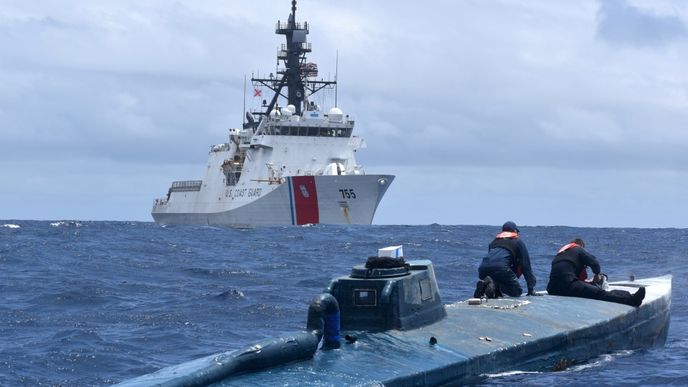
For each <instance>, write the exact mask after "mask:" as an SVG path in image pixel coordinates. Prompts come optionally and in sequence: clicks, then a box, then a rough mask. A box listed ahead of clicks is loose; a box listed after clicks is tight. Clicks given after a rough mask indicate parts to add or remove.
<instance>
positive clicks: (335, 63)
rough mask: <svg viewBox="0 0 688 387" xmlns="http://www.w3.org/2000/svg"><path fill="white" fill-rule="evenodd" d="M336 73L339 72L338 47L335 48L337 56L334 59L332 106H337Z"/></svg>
mask: <svg viewBox="0 0 688 387" xmlns="http://www.w3.org/2000/svg"><path fill="white" fill-rule="evenodd" d="M337 74H339V49H337V57H336V58H335V60H334V107H337V90H338V88H339V84H338V83H337Z"/></svg>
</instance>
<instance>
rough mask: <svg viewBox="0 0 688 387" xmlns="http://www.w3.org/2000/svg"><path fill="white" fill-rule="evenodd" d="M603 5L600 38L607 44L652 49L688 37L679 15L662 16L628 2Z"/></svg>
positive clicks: (619, 0)
mask: <svg viewBox="0 0 688 387" xmlns="http://www.w3.org/2000/svg"><path fill="white" fill-rule="evenodd" d="M599 4H600V8H599V11H598V25H597V36H598V37H600V39H602V40H604V41H607V42H610V43H613V44H621V45H629V46H637V47H651V46H657V45H666V44H669V43H671V42H673V41H676V40H683V39H686V37H688V29H686V25H685V23H684V22H683V20H681V18H680V17H678V16H677V15H658V14H656V13H654V12H652V11H650V10H645V9H642V8H640V7H635V6H633V5H632V4H630V3H629V2H628V1H627V0H603V1H599Z"/></svg>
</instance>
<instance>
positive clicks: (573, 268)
mask: <svg viewBox="0 0 688 387" xmlns="http://www.w3.org/2000/svg"><path fill="white" fill-rule="evenodd" d="M584 246H585V242H583V240H581V239H575V240H574V241H572V242H571V243H569V244H567V245H565V246H564V247H562V248H561V249H559V252H557V255H556V256H555V257H554V259H553V260H552V269H551V271H550V274H549V283H548V284H547V292H548V293H549V294H555V295H556V294H560V293H564V292H565V291H566V289H567V288H568V287H569V285H570V284H571V283H572V282H573V281H575V280H585V279H586V278H587V269H586V267H590V268H591V269H592V272H593V273H594V274H599V273H600V263H599V261H597V258H596V257H595V256H594V255H592V254H590V253H588V252H587V251H586V250H585V249H584Z"/></svg>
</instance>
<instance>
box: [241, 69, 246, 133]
mask: <svg viewBox="0 0 688 387" xmlns="http://www.w3.org/2000/svg"><path fill="white" fill-rule="evenodd" d="M241 117H242V118H243V120H242V122H243V123H242V125H241V127H242V128H245V127H246V74H244V111H243V112H241Z"/></svg>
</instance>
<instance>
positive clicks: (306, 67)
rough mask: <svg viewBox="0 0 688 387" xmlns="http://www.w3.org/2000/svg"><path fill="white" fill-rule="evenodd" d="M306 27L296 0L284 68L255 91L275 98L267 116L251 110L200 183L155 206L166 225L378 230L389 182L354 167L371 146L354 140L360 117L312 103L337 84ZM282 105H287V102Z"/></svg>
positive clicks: (183, 186) (281, 28) (179, 186)
mask: <svg viewBox="0 0 688 387" xmlns="http://www.w3.org/2000/svg"><path fill="white" fill-rule="evenodd" d="M308 32H309V27H308V23H307V22H304V23H298V22H296V1H292V8H291V13H290V15H289V18H288V20H287V22H280V21H278V22H277V25H276V27H275V33H276V34H279V35H284V36H285V37H286V44H283V45H282V46H281V48H280V49H279V50H278V54H277V59H278V63H280V62H281V63H282V64H283V65H284V68H282V69H279V70H278V71H277V75H276V76H275V75H272V74H271V76H269V77H267V78H258V77H254V78H252V79H251V82H252V84H253V85H254V86H256V87H258V86H260V87H267V88H268V89H270V90H272V91H273V92H274V95H273V96H272V99H271V100H270V101H267V100H264V102H263V109H261V111H257V112H247V113H246V121H245V122H244V124H243V127H242V128H241V129H230V130H229V138H228V141H227V142H225V143H222V144H217V145H213V146H211V148H210V152H209V157H208V164H207V167H206V170H205V176H204V177H203V179H202V180H187V181H175V182H173V183H172V186H171V187H170V188H169V190H168V192H167V195H166V197H164V198H160V199H156V200H155V203H154V205H153V210H152V215H153V218H154V219H155V221H156V222H157V223H160V224H204V225H276V224H294V225H301V224H315V223H328V224H370V223H371V222H372V220H373V216H374V214H375V210H376V209H377V206H378V204H379V203H380V200H381V199H382V197H383V195H384V194H385V192H386V190H387V188H388V187H389V185H390V184H391V183H392V181H393V180H394V176H391V175H368V174H366V173H365V171H364V170H363V167H362V166H361V165H359V164H358V163H357V162H356V158H355V152H356V151H357V150H358V149H360V148H362V147H365V142H364V141H363V139H361V138H360V137H357V136H354V135H353V134H352V133H353V128H354V120H353V119H352V118H351V117H350V116H349V115H347V114H344V113H343V112H342V110H341V109H340V108H338V107H337V106H334V107H332V108H331V109H329V111H327V112H324V111H323V110H322V109H321V107H320V106H318V105H317V104H316V103H315V101H314V99H313V98H312V96H313V95H314V94H315V93H317V92H318V91H320V90H322V89H326V88H332V87H336V80H334V81H332V80H323V79H320V80H317V79H316V77H317V74H318V70H317V65H315V64H314V63H310V62H307V59H306V53H309V52H311V44H310V43H308V42H307V39H306V37H307V35H308ZM280 102H283V103H284V105H280Z"/></svg>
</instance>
